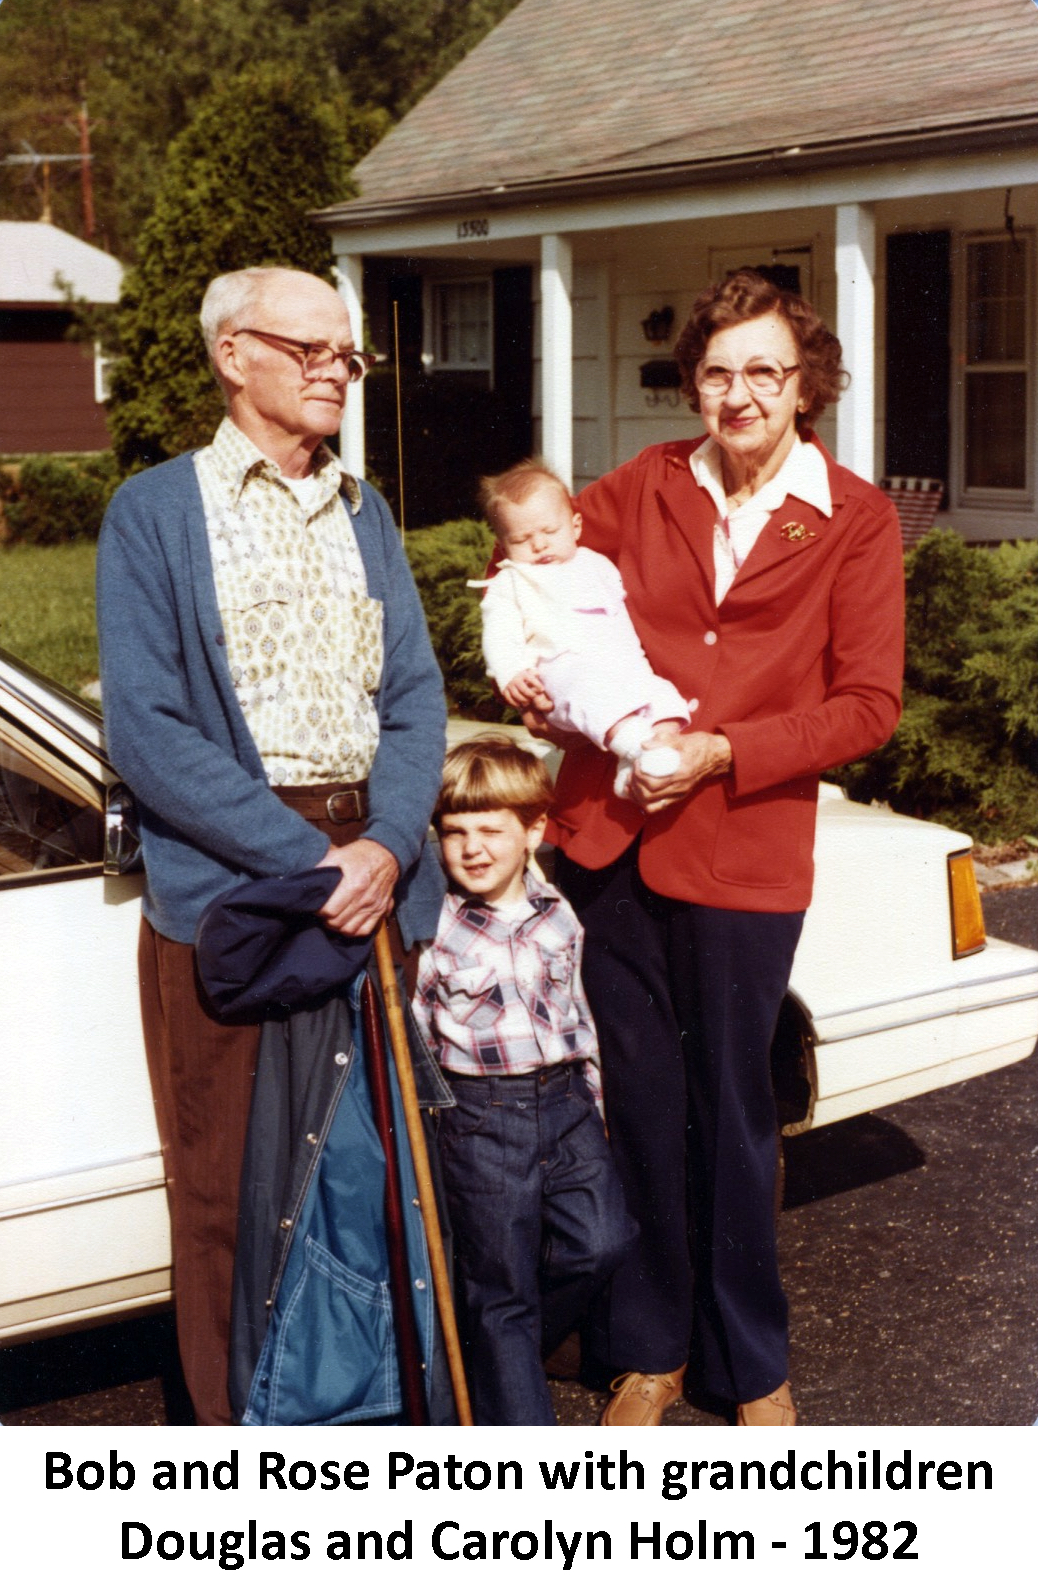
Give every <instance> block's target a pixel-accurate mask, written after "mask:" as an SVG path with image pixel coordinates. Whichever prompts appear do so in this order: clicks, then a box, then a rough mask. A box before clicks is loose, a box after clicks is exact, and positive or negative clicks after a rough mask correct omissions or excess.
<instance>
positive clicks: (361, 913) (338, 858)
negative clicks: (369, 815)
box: [317, 837, 400, 935]
mask: <svg viewBox="0 0 1038 1575" xmlns="http://www.w3.org/2000/svg"><path fill="white" fill-rule="evenodd" d="M325 866H333V867H334V868H335V869H337V870H339V872H340V880H339V884H338V885H337V886H336V888H335V890H334V891H333V892H332V894H331V896H330V897H329V898H328V901H327V902H326V903H325V905H324V907H323V908H321V910H320V912H319V913H318V918H321V919H323V920H324V922H325V924H327V925H328V927H329V929H332V930H338V931H340V933H341V934H343V935H370V934H371V932H372V930H373V929H374V928H375V926H376V925H377V924H378V921H379V920H380V919H384V918H385V916H386V914H387V913H388V912H389V910H390V909H391V908H392V906H393V887H394V886H395V885H396V883H397V881H398V880H399V878H400V866H399V864H398V863H397V861H396V859H395V858H394V857H393V855H392V853H390V852H389V851H388V849H386V848H384V847H383V846H382V845H381V843H379V842H369V841H368V840H367V838H365V837H360V838H358V840H357V841H356V842H351V843H350V844H349V846H348V847H345V848H329V849H328V852H327V853H326V854H325V856H324V858H323V859H321V860H320V863H319V864H318V866H317V867H318V869H321V868H323V867H325Z"/></svg>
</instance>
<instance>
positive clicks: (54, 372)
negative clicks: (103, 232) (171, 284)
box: [0, 219, 123, 454]
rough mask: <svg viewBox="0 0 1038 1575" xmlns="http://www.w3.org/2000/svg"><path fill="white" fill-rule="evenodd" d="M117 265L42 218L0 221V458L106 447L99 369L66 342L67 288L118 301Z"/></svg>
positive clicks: (94, 300)
mask: <svg viewBox="0 0 1038 1575" xmlns="http://www.w3.org/2000/svg"><path fill="white" fill-rule="evenodd" d="M122 272H123V270H122V264H121V263H118V262H116V260H115V258H114V257H110V256H109V255H108V253H107V252H103V251H100V250H99V249H98V248H97V247H96V246H88V245H87V243H86V241H81V240H78V239H77V238H76V236H74V235H68V234H66V232H65V231H64V230H59V229H57V228H56V227H55V226H54V225H53V224H48V223H46V222H44V221H42V220H41V221H39V222H38V223H23V222H21V221H17V220H11V219H5V220H0V454H41V453H81V452H85V451H89V450H91V449H103V448H107V447H108V444H109V437H108V428H107V427H106V425H105V415H104V404H103V399H104V388H103V381H104V378H103V374H104V365H103V362H102V360H101V358H100V355H99V354H98V353H96V352H95V351H93V350H92V349H91V347H90V346H88V345H84V344H82V343H76V342H73V341H70V340H68V339H66V337H65V335H66V333H67V331H68V329H69V327H70V326H71V324H72V320H73V313H72V310H71V309H70V306H69V300H68V293H67V292H68V290H71V292H72V295H73V296H74V297H75V298H76V299H77V300H80V301H87V302H89V303H90V304H91V305H102V304H105V305H107V304H110V303H113V302H115V301H117V300H118V299H119V285H120V281H121V279H122Z"/></svg>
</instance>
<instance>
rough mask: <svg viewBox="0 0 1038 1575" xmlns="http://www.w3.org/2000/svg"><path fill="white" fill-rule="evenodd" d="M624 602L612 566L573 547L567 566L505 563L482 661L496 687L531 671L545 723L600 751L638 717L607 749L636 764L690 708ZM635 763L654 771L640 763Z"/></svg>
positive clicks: (490, 600) (488, 614)
mask: <svg viewBox="0 0 1038 1575" xmlns="http://www.w3.org/2000/svg"><path fill="white" fill-rule="evenodd" d="M472 583H474V584H480V585H482V584H484V583H485V582H483V581H478V582H472ZM624 596H625V593H624V587H623V581H622V580H621V578H620V571H619V570H618V569H617V567H616V565H615V564H613V563H611V562H610V561H609V559H608V558H606V557H603V555H602V554H601V553H600V552H592V551H591V550H590V548H588V547H578V548H577V551H576V553H575V555H574V556H573V557H572V558H569V559H567V560H566V561H565V562H564V563H515V562H513V561H512V560H511V559H504V560H503V561H502V562H501V563H500V564H499V565H498V572H497V574H496V576H495V577H494V579H492V580H491V581H489V583H488V584H487V588H486V594H485V596H484V597H483V609H482V611H483V657H484V660H485V662H486V665H487V671H488V673H489V674H490V676H491V678H492V679H493V680H494V682H495V683H496V684H497V686H498V688H503V687H504V686H505V684H507V683H509V682H510V680H511V679H513V678H514V677H515V676H516V674H517V673H519V672H521V671H522V670H523V669H524V668H527V667H534V666H536V668H537V673H538V677H539V678H540V680H541V682H542V684H543V685H544V687H545V689H546V690H547V691H548V694H549V695H550V696H551V699H552V702H553V709H552V710H551V711H550V712H549V713H548V717H547V719H548V721H549V722H551V723H552V724H553V725H554V726H555V727H559V728H563V729H565V730H568V731H570V732H575V733H582V734H583V735H584V737H585V738H589V739H591V741H592V743H595V744H597V745H598V746H599V748H600V749H605V748H606V747H607V746H606V742H605V738H606V734H607V733H608V732H609V730H610V729H611V728H613V727H615V726H616V724H617V722H619V721H620V719H621V718H622V717H626V716H634V715H635V714H636V715H637V722H636V723H635V725H634V728H633V729H624V730H623V733H624V738H623V747H618V742H619V740H617V739H616V738H614V740H613V742H612V744H611V745H610V746H609V747H610V748H611V749H612V750H613V752H614V753H615V754H619V755H621V756H622V757H624V758H627V759H629V760H633V759H635V758H637V757H638V751H639V748H640V743H641V739H642V738H643V737H644V736H645V735H646V734H647V733H649V732H651V731H652V728H653V726H654V725H655V724H656V723H657V722H662V721H666V720H669V719H671V718H676V719H679V720H681V721H683V722H687V721H688V720H689V709H688V705H687V703H686V701H685V699H684V698H683V696H682V695H681V694H680V693H679V691H678V690H677V689H675V687H674V685H673V684H672V683H670V682H669V680H668V679H666V678H660V677H658V676H657V674H656V673H654V672H653V670H652V668H651V667H650V665H649V660H648V657H647V656H646V655H645V652H644V651H643V650H642V647H641V641H640V640H639V639H638V635H637V633H636V631H635V627H634V625H633V623H632V622H631V619H630V615H629V614H628V611H627V608H626V607H625V605H624ZM648 753H650V754H653V755H655V754H657V753H658V751H656V750H653V751H649V752H648ZM665 755H666V756H667V757H673V758H672V759H664V760H662V761H656V762H655V763H656V765H657V766H659V767H661V768H663V769H659V770H657V771H656V772H655V774H656V775H659V776H665V775H668V774H669V772H670V771H673V770H674V769H675V768H676V766H677V764H678V759H677V755H676V754H675V752H674V751H673V750H670V749H667V750H665ZM641 764H642V766H643V768H644V769H647V770H651V769H652V764H653V763H652V762H650V761H647V760H646V759H644V758H642V760H641ZM618 791H619V789H618Z"/></svg>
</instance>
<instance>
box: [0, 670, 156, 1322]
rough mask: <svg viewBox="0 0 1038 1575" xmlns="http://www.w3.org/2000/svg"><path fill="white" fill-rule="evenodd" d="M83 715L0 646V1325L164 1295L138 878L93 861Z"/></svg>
mask: <svg viewBox="0 0 1038 1575" xmlns="http://www.w3.org/2000/svg"><path fill="white" fill-rule="evenodd" d="M106 775H107V772H106V768H105V765H104V761H103V756H102V754H101V746H100V724H99V718H97V717H96V715H94V716H93V717H91V713H90V712H89V710H88V709H87V708H80V707H78V706H76V705H75V704H74V703H71V702H70V697H64V696H63V695H62V694H61V692H60V691H57V690H54V691H51V690H49V688H48V686H46V685H45V684H44V683H43V682H42V681H40V680H39V679H38V678H37V677H36V675H28V674H27V673H25V672H24V671H22V670H19V669H17V666H16V665H15V667H14V668H12V667H11V666H10V665H9V664H7V663H6V662H3V661H0V1341H4V1342H6V1341H9V1340H11V1339H22V1338H26V1337H28V1336H30V1335H33V1334H35V1333H43V1332H47V1331H50V1330H57V1329H61V1328H67V1327H69V1326H70V1325H71V1324H73V1323H79V1322H86V1321H95V1320H97V1319H99V1318H102V1317H106V1316H108V1315H110V1314H115V1313H122V1312H125V1311H128V1310H132V1309H133V1308H135V1307H143V1306H147V1305H150V1304H151V1303H153V1302H156V1301H160V1300H164V1299H165V1298H166V1297H167V1296H168V1294H169V1267H168V1266H169V1233H168V1216H167V1208H166V1200H165V1190H164V1179H163V1172H162V1162H161V1155H160V1153H159V1145H158V1139H157V1135H156V1131H155V1122H154V1115H153V1111H152V1103H151V1095H150V1089H149V1084H148V1076H147V1069H146V1065H145V1061H144V1051H143V1043H142V1038H141V1029H140V1018H139V1010H138V1003H137V982H136V961H135V959H136V937H137V926H138V921H139V909H140V881H139V879H138V878H136V877H110V876H106V875H105V874H104V873H103V869H102V850H103V839H104V807H103V806H104V791H105V778H106Z"/></svg>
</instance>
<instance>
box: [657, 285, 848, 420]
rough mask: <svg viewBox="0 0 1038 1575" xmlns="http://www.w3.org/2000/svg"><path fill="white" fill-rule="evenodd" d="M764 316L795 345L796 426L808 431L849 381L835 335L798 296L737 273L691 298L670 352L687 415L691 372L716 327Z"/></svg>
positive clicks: (693, 397)
mask: <svg viewBox="0 0 1038 1575" xmlns="http://www.w3.org/2000/svg"><path fill="white" fill-rule="evenodd" d="M768 312H777V313H778V315H779V316H780V317H781V318H782V321H783V322H784V323H785V324H786V325H787V327H788V328H789V331H790V333H791V334H792V335H793V339H794V341H795V343H796V347H797V363H798V365H799V367H800V397H801V399H802V400H803V402H804V409H803V410H802V411H798V412H797V418H796V423H797V427H798V428H803V427H812V426H814V424H815V422H816V421H817V419H818V417H819V416H820V415H821V413H822V411H823V410H824V409H825V407H826V405H831V404H833V403H834V402H835V401H836V400H837V399H839V397H840V394H841V393H842V392H843V390H844V389H845V388H846V387H847V384H848V382H849V381H850V378H849V375H848V373H847V372H846V370H845V369H844V366H843V363H842V359H841V358H842V354H843V352H842V350H841V347H840V341H839V340H838V339H837V337H836V335H835V334H833V333H830V332H829V329H828V328H826V326H825V324H824V323H823V322H822V319H821V318H820V317H819V315H818V313H817V312H816V311H815V309H814V307H813V306H812V305H811V303H810V302H809V301H805V300H804V297H803V296H802V295H796V294H795V293H794V292H793V291H792V290H782V289H780V288H779V287H778V285H777V284H774V283H772V281H771V280H770V279H768V278H767V277H766V276H765V275H764V274H763V273H759V272H758V271H757V269H756V268H738V269H736V271H735V272H734V273H730V274H728V275H727V276H726V277H725V278H724V279H723V280H722V281H721V283H720V284H712V285H710V287H709V288H708V289H706V290H704V291H703V292H702V294H701V295H698V296H697V297H696V299H695V301H694V302H693V305H692V315H691V316H690V317H689V320H688V322H687V323H686V324H685V326H684V328H683V329H682V330H681V333H680V335H679V337H678V342H677V344H676V346H675V348H674V355H675V357H676V359H677V363H678V366H679V367H680V369H681V392H682V393H683V394H684V396H685V398H686V399H687V400H688V402H689V404H690V405H691V407H692V409H693V410H695V411H697V412H698V410H699V390H698V388H697V387H696V367H697V366H698V365H699V362H700V361H701V360H702V358H703V355H704V354H705V352H706V347H707V345H708V344H709V342H710V339H711V338H712V336H713V335H714V334H716V333H717V332H718V331H719V330H720V329H722V328H731V327H733V326H734V324H736V323H746V322H750V321H752V319H753V318H755V317H763V316H765V314H766V313H768Z"/></svg>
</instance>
